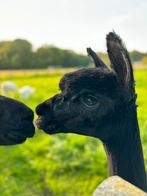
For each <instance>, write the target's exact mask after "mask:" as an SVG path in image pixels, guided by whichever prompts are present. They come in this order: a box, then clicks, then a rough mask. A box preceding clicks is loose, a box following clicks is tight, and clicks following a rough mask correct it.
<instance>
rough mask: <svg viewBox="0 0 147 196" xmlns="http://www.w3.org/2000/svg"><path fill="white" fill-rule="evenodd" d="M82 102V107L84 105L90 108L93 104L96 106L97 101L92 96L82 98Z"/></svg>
mask: <svg viewBox="0 0 147 196" xmlns="http://www.w3.org/2000/svg"><path fill="white" fill-rule="evenodd" d="M82 102H83V103H84V105H86V106H88V107H92V106H94V105H95V104H97V102H98V100H97V98H96V97H94V96H93V95H84V96H83V97H82Z"/></svg>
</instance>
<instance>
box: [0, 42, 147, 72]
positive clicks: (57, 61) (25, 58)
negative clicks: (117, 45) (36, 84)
mask: <svg viewBox="0 0 147 196" xmlns="http://www.w3.org/2000/svg"><path fill="white" fill-rule="evenodd" d="M98 55H99V56H100V57H101V58H102V59H103V60H104V61H105V62H106V63H109V60H108V56H107V54H105V53H98ZM130 56H131V59H132V61H133V62H140V61H142V62H143V63H144V62H145V63H146V62H147V53H141V52H139V51H132V52H131V53H130ZM90 64H91V60H90V58H89V57H88V56H86V55H83V54H78V53H76V52H74V51H72V50H66V49H61V48H58V47H56V46H52V45H43V46H41V47H39V48H37V49H36V50H33V46H32V44H31V43H30V42H29V41H27V40H23V39H16V40H14V41H1V42H0V69H44V68H49V67H55V68H58V67H75V66H77V67H86V66H89V65H90Z"/></svg>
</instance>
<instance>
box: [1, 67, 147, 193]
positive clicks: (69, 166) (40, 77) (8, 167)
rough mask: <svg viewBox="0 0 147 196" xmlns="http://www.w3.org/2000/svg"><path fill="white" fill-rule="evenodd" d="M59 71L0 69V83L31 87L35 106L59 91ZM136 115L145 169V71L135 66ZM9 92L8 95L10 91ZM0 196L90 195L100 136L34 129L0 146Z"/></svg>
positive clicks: (101, 167)
mask: <svg viewBox="0 0 147 196" xmlns="http://www.w3.org/2000/svg"><path fill="white" fill-rule="evenodd" d="M64 72H65V70H64V71H59V72H55V71H54V72H51V73H50V72H49V73H40V74H38V73H36V72H32V73H31V74H24V73H23V72H22V74H21V73H19V74H17V73H16V74H15V73H13V74H9V73H1V79H0V82H2V81H4V80H12V81H14V82H16V84H17V85H18V86H19V87H21V86H23V85H27V84H28V85H30V86H32V87H34V88H35V89H36V92H35V94H34V95H32V96H31V98H30V99H29V100H27V101H26V100H23V99H21V98H19V95H18V94H17V93H16V94H15V95H14V97H15V98H17V99H19V100H21V101H23V102H24V103H26V104H27V105H29V106H30V107H31V108H32V109H33V110H34V108H35V106H36V105H37V104H38V103H40V102H42V101H44V100H45V99H47V98H48V97H51V96H52V95H54V94H55V93H57V92H58V91H59V88H58V82H59V80H60V78H61V77H62V75H63V74H64ZM135 78H136V84H137V85H136V87H137V92H138V100H137V103H138V105H139V108H138V117H139V124H140V130H141V137H142V143H143V150H144V155H145V162H146V168H147V153H146V152H147V70H146V71H145V70H136V71H135ZM11 96H12V95H11ZM0 171H1V174H0V195H1V196H13V195H14V196H75V195H77V196H81V195H82V196H90V195H92V192H93V190H94V189H95V188H96V186H97V185H98V184H99V183H100V182H101V181H102V180H104V179H105V178H106V177H107V175H108V173H107V163H106V158H105V153H104V150H103V147H102V144H101V143H100V141H98V140H97V139H94V138H90V137H84V136H79V135H74V134H66V135H64V134H58V135H53V136H50V135H47V134H45V133H43V132H42V131H39V130H36V135H35V137H34V138H33V139H29V140H27V142H25V143H24V144H22V145H18V146H9V147H0Z"/></svg>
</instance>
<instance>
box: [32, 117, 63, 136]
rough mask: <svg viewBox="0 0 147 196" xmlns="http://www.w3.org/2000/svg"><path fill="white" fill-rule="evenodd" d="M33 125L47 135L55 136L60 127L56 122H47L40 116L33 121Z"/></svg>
mask: <svg viewBox="0 0 147 196" xmlns="http://www.w3.org/2000/svg"><path fill="white" fill-rule="evenodd" d="M35 124H36V126H37V127H38V129H41V130H43V131H45V132H46V133H48V134H55V133H58V132H59V130H60V125H59V123H58V122H57V120H51V121H47V120H46V119H45V118H43V117H42V116H39V117H38V119H37V120H36V121H35Z"/></svg>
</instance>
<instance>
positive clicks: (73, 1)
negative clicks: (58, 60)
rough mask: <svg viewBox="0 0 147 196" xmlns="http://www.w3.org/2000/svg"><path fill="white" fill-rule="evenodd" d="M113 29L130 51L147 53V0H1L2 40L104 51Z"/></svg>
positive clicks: (0, 26) (35, 45) (0, 23)
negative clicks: (19, 39) (20, 39)
mask: <svg viewBox="0 0 147 196" xmlns="http://www.w3.org/2000/svg"><path fill="white" fill-rule="evenodd" d="M112 30H114V31H115V32H116V33H118V34H119V35H120V36H121V37H122V38H123V40H124V41H125V43H126V45H127V48H128V49H129V50H134V49H137V50H140V51H142V52H147V0H123V1H122V0H110V1H109V0H13V1H10V0H0V41H2V40H13V39H16V38H22V39H27V40H28V41H30V42H31V43H32V44H33V46H34V48H35V49H36V48H37V47H39V46H41V45H43V44H52V45H55V46H58V47H61V48H67V49H72V50H75V51H77V52H81V53H85V51H86V48H87V47H92V48H93V49H94V50H96V51H103V52H105V51H106V41H105V37H106V34H107V33H108V32H110V31H112Z"/></svg>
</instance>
